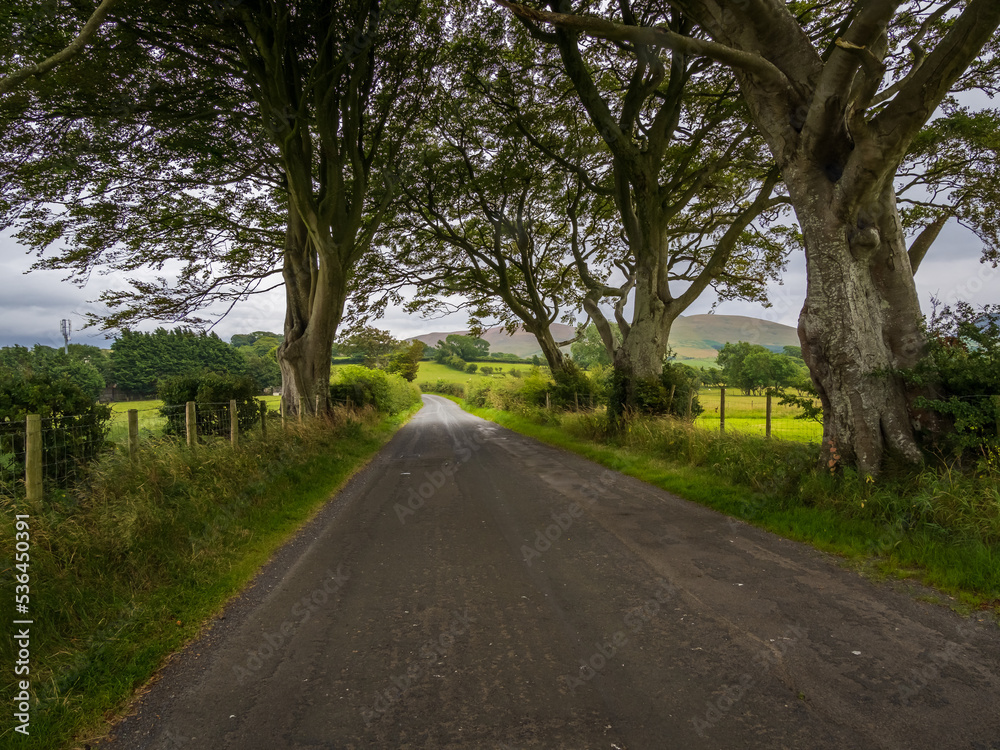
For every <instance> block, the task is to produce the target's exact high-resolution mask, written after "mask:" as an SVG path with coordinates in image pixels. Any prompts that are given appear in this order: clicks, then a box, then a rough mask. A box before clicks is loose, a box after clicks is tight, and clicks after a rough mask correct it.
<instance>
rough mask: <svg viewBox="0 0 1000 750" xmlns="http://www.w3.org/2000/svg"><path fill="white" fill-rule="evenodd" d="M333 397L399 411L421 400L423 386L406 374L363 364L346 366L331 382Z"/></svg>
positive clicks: (342, 400) (336, 400)
mask: <svg viewBox="0 0 1000 750" xmlns="http://www.w3.org/2000/svg"><path fill="white" fill-rule="evenodd" d="M330 400H331V401H333V402H346V403H350V404H351V405H353V406H372V407H374V408H375V409H376V410H378V411H380V412H383V413H385V414H397V413H399V412H401V411H405V410H406V409H409V408H410V407H411V406H413V405H414V404H416V403H418V402H419V401H420V388H419V387H418V386H417V385H416V384H415V383H410V382H408V381H406V380H405V379H404V378H403V377H401V376H399V375H396V374H390V373H387V372H385V371H384V370H373V369H371V368H368V367H363V366H361V365H347V366H345V367H342V368H340V369H339V370H338V371H337V374H336V376H335V377H334V379H333V382H331V383H330Z"/></svg>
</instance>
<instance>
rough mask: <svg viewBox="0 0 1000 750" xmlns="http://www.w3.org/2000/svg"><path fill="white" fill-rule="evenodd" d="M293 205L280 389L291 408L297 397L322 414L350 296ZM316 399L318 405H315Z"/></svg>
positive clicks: (280, 350) (285, 271) (295, 409)
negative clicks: (339, 333)
mask: <svg viewBox="0 0 1000 750" xmlns="http://www.w3.org/2000/svg"><path fill="white" fill-rule="evenodd" d="M313 243H314V240H313V239H312V238H311V237H310V235H309V232H307V231H306V227H305V224H304V222H303V221H302V220H301V218H300V216H299V214H298V213H297V212H296V211H295V209H294V207H292V206H290V207H289V223H288V229H287V231H286V236H285V255H284V257H285V265H284V269H283V275H284V279H285V301H286V309H285V338H284V341H283V342H282V343H281V346H279V347H278V364H279V365H280V367H281V392H282V395H283V396H284V397H285V400H286V404H287V406H288V408H289V409H290V411H291V413H293V414H294V413H298V410H299V399H300V398H303V399H304V400H305V405H306V412H307V413H317V409H318V413H324V412H326V410H327V409H328V407H329V401H330V352H331V351H332V349H333V340H334V338H335V337H336V335H337V327H338V326H339V324H340V320H341V317H342V315H343V310H344V304H345V302H346V299H347V288H346V279H345V278H344V275H343V274H342V273H339V269H337V268H333V267H332V261H331V257H332V256H333V254H332V253H320V252H317V251H316V249H315V247H314V245H313ZM317 404H318V407H317Z"/></svg>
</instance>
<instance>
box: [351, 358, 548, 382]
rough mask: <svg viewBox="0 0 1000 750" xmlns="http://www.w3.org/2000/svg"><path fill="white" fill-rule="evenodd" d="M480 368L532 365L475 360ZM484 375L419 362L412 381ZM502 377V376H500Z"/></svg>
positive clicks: (464, 379)
mask: <svg viewBox="0 0 1000 750" xmlns="http://www.w3.org/2000/svg"><path fill="white" fill-rule="evenodd" d="M476 364H477V365H478V366H479V367H480V368H482V367H492V368H493V369H494V370H496V369H497V368H498V367H500V368H503V373H504V375H503V376H505V375H506V373H508V372H510V371H511V370H520V371H521V372H522V373H527V372H529V371H530V370H531V368H532V365H520V364H510V363H509V362H498V363H496V364H493V363H491V362H477V363H476ZM345 366H347V365H334V366H333V367H332V374H334V375H335V374H336V373H337V370H339V369H340V368H342V367H345ZM483 377H486V376H485V375H481V374H480V373H479V372H478V371H477V372H475V373H473V374H469V373H467V372H459V371H458V370H454V369H452V368H451V367H446V366H445V365H439V364H438V363H437V362H421V363H420V369H419V370H418V371H417V379H416V380H415V381H414V382H416V383H423V382H427V381H430V382H435V381H438V380H443V381H444V382H446V383H458V384H460V385H467V384H468V383H470V382H471V381H473V380H476V379H479V378H483ZM491 377H498V375H497V373H494V374H493V375H492V376H491ZM501 377H502V376H501Z"/></svg>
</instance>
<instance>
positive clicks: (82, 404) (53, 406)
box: [0, 368, 111, 481]
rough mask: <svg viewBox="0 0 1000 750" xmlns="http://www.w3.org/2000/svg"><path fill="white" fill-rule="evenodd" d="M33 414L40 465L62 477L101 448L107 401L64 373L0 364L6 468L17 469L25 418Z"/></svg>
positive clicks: (108, 412)
mask: <svg viewBox="0 0 1000 750" xmlns="http://www.w3.org/2000/svg"><path fill="white" fill-rule="evenodd" d="M28 414H38V415H40V416H41V417H42V419H43V420H44V421H43V423H42V470H43V472H44V474H45V476H46V478H48V479H52V480H57V481H62V480H64V479H66V478H67V476H68V475H69V474H71V473H72V472H71V469H72V468H73V467H74V466H77V465H80V464H83V463H87V462H90V461H92V460H94V459H95V458H97V456H98V455H99V454H100V453H101V452H102V451H103V450H104V447H105V440H106V438H107V435H108V430H109V423H110V421H111V407H110V406H107V405H104V404H98V403H97V402H96V401H95V398H94V397H93V395H92V394H91V393H87V392H86V391H85V390H84V389H83V388H82V387H81V386H80V385H79V384H77V383H76V382H73V381H72V380H70V379H69V378H66V377H62V376H56V375H53V374H51V373H48V372H35V373H32V374H29V375H25V374H24V373H22V372H15V371H13V370H9V369H2V368H0V436H3V440H2V443H0V444H2V445H3V448H4V450H5V451H6V452H7V453H8V456H7V459H6V461H7V464H8V466H7V467H6V468H10V469H15V473H17V474H19V473H20V471H21V469H22V468H23V466H24V462H25V458H26V450H25V431H24V419H25V416H26V415H28Z"/></svg>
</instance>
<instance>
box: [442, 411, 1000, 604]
mask: <svg viewBox="0 0 1000 750" xmlns="http://www.w3.org/2000/svg"><path fill="white" fill-rule="evenodd" d="M453 400H455V401H456V402H457V403H459V404H461V405H462V406H463V408H465V409H466V410H467V411H469V412H471V413H473V414H475V415H477V416H479V417H482V418H484V419H488V420H490V421H493V422H496V423H497V424H500V425H502V426H504V427H507V428H510V429H512V430H515V431H517V432H520V433H522V434H525V435H528V436H530V437H533V438H536V439H538V440H541V441H542V442H545V443H548V444H550V445H554V446H557V447H560V448H565V449H567V450H571V451H573V452H575V453H578V454H580V455H582V456H584V457H586V458H589V459H590V460H592V461H595V462H597V463H600V464H602V465H604V466H607V467H608V468H611V469H614V470H616V471H620V472H622V473H623V474H628V475H629V476H632V477H635V478H637V479H640V480H642V481H645V482H648V483H650V484H653V485H655V486H657V487H660V488H662V489H665V490H668V491H670V492H674V493H676V494H678V495H681V496H682V497H685V498H687V499H689V500H692V501H694V502H697V503H700V504H702V505H706V506H709V507H711V508H715V509H716V510H719V511H721V512H723V513H726V514H727V515H730V516H733V517H735V518H740V519H742V520H744V521H747V522H749V523H752V524H754V525H756V526H759V527H761V528H764V529H766V530H768V531H772V532H774V533H777V534H780V535H782V536H784V537H787V538H790V539H795V540H798V541H802V542H808V543H810V544H812V545H813V546H815V547H817V548H819V549H821V550H824V551H826V552H830V553H833V554H836V555H839V556H841V557H844V558H846V559H847V560H848V561H849V564H850V565H852V566H853V567H855V568H857V569H859V570H861V571H862V572H865V573H866V574H869V575H872V574H874V575H875V576H878V577H887V576H889V577H895V578H909V579H915V580H918V581H920V582H921V583H924V584H927V585H930V586H933V587H935V588H938V589H940V590H942V591H944V592H946V593H947V594H949V595H951V596H953V597H955V598H956V599H957V600H958V602H959V604H958V605H956V606H960V607H962V608H965V609H977V610H982V611H988V612H990V613H991V614H992V616H993V617H994V618H997V619H998V620H1000V490H998V483H997V477H996V476H995V475H987V476H978V477H969V476H957V475H951V474H949V473H948V472H938V471H932V470H927V471H925V472H923V473H922V474H920V475H918V476H915V477H905V478H896V479H890V480H887V481H886V482H883V483H879V484H873V483H871V482H868V481H865V480H863V479H858V478H857V477H855V476H852V475H850V474H848V475H846V476H838V477H834V476H831V475H829V474H824V473H820V472H819V471H818V470H816V469H815V468H814V467H815V465H816V459H817V457H818V448H817V447H815V446H809V445H803V444H801V443H792V442H783V441H768V440H764V439H763V438H755V437H752V436H740V435H718V434H717V433H710V432H707V431H705V430H701V429H698V428H696V427H691V426H690V425H687V424H683V423H678V422H676V421H673V420H663V419H659V420H653V419H648V420H636V421H634V422H633V423H632V424H631V425H630V427H629V429H628V430H626V431H624V432H622V433H620V434H608V433H607V432H606V430H605V428H604V425H603V420H602V418H601V417H600V415H577V414H562V415H556V414H551V413H547V412H543V411H531V410H525V411H524V412H522V413H515V412H508V411H501V410H497V409H486V408H474V407H470V406H468V405H465V404H463V403H462V402H461V401H458V399H453Z"/></svg>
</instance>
